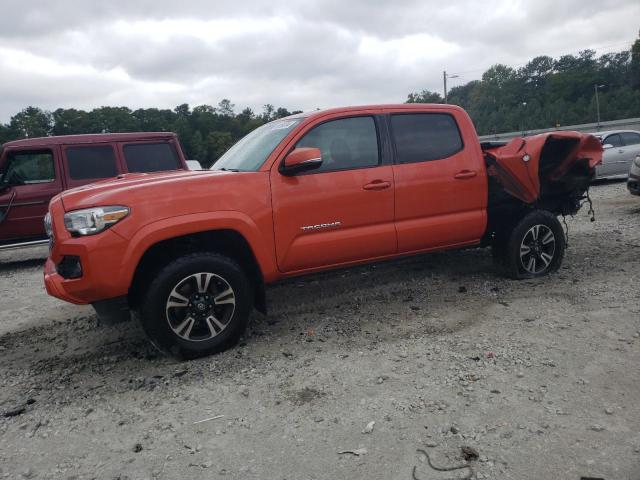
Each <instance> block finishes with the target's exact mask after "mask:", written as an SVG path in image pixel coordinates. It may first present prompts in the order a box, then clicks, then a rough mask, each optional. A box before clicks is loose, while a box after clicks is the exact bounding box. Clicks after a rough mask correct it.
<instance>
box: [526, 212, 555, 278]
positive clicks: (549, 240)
mask: <svg viewBox="0 0 640 480" xmlns="http://www.w3.org/2000/svg"><path fill="white" fill-rule="evenodd" d="M555 252H556V237H555V235H554V233H553V230H551V228H549V227H548V226H547V225H543V224H540V225H534V226H533V227H531V228H530V229H529V230H527V233H525V235H524V237H523V238H522V242H521V243H520V264H521V265H522V268H524V270H525V271H526V272H528V273H531V274H535V275H538V274H540V273H542V272H544V271H545V270H547V269H548V268H549V266H550V265H551V262H552V261H553V257H554V255H555Z"/></svg>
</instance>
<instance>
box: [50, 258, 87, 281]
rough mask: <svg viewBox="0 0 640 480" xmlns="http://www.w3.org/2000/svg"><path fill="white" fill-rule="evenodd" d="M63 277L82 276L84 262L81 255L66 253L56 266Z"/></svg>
mask: <svg viewBox="0 0 640 480" xmlns="http://www.w3.org/2000/svg"><path fill="white" fill-rule="evenodd" d="M56 270H57V272H58V273H59V274H60V276H61V277H62V278H66V279H67V280H68V279H71V278H80V277H81V276H82V263H80V257H76V256H74V255H65V256H64V257H62V261H61V262H60V263H59V264H58V266H57V268H56Z"/></svg>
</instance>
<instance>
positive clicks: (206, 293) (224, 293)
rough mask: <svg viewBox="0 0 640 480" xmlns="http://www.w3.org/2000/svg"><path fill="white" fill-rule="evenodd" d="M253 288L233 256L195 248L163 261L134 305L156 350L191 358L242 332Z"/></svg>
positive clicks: (229, 341)
mask: <svg viewBox="0 0 640 480" xmlns="http://www.w3.org/2000/svg"><path fill="white" fill-rule="evenodd" d="M252 300H253V289H252V285H251V283H250V282H249V280H248V278H247V276H246V275H245V273H244V271H243V270H242V268H241V267H240V266H239V265H238V264H237V263H236V262H235V261H234V260H232V259H230V258H228V257H225V256H222V255H217V254H212V253H196V254H191V255H187V256H184V257H182V258H179V259H177V260H175V261H173V262H171V263H169V264H168V265H167V266H165V267H164V268H163V269H162V270H160V272H159V273H158V274H157V276H156V277H155V279H154V280H153V282H152V283H151V285H150V286H149V288H148V290H147V292H146V294H145V295H144V299H143V301H142V304H141V308H140V311H139V314H140V320H141V322H142V327H143V328H144V330H145V332H146V333H147V335H148V336H149V339H150V340H151V342H152V343H153V344H154V345H155V346H156V347H158V348H159V349H160V350H162V351H164V352H167V353H170V354H172V355H174V356H177V357H181V358H196V357H201V356H205V355H210V354H212V353H216V352H220V351H223V350H225V349H227V348H229V347H231V346H233V345H234V344H235V343H236V342H237V341H238V339H239V338H240V336H241V335H242V333H243V332H244V330H245V328H246V325H247V321H248V318H249V314H250V312H251V308H252V306H253V303H252Z"/></svg>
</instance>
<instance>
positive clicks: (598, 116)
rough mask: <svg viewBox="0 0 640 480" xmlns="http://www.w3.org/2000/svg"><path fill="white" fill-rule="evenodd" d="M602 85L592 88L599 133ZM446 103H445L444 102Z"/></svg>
mask: <svg viewBox="0 0 640 480" xmlns="http://www.w3.org/2000/svg"><path fill="white" fill-rule="evenodd" d="M602 87H604V85H598V84H597V83H596V84H595V85H594V86H593V88H594V89H595V91H596V116H597V117H596V118H597V119H598V127H597V129H598V131H600V100H599V99H598V88H602ZM444 103H447V102H444Z"/></svg>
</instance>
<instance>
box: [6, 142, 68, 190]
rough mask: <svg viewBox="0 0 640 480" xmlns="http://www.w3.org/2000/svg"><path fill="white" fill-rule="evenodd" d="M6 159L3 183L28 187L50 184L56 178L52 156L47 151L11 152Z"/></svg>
mask: <svg viewBox="0 0 640 480" xmlns="http://www.w3.org/2000/svg"><path fill="white" fill-rule="evenodd" d="M8 157H9V158H8V159H7V170H6V171H5V172H4V175H3V176H2V181H3V183H8V184H10V185H29V184H33V183H50V182H53V181H54V180H55V178H56V174H55V168H54V164H53V154H52V153H51V152H50V151H48V150H40V151H30V152H13V153H10V154H9V156H8Z"/></svg>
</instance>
